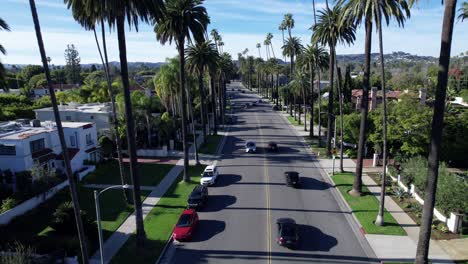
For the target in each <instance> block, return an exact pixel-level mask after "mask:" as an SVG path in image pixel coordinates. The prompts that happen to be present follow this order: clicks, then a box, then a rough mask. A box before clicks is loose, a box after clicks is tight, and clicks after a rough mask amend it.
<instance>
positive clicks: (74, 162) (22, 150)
mask: <svg viewBox="0 0 468 264" xmlns="http://www.w3.org/2000/svg"><path fill="white" fill-rule="evenodd" d="M62 125H63V128H64V134H65V140H66V144H67V147H68V156H69V158H70V161H71V168H72V171H73V172H77V171H79V170H81V169H82V168H84V164H83V163H84V161H85V160H90V161H98V160H99V159H100V154H99V145H98V142H97V130H96V126H95V125H94V124H93V123H89V122H63V123H62ZM34 164H40V165H42V166H44V167H45V168H56V169H60V170H62V171H63V170H64V163H63V153H62V149H61V146H60V140H59V137H58V131H57V128H56V124H55V123H54V122H51V121H46V122H40V121H39V120H34V121H33V122H31V123H29V122H28V120H18V122H17V121H12V122H6V123H3V124H0V169H1V170H11V171H12V172H19V171H26V170H29V169H31V168H32V167H33V165H34Z"/></svg>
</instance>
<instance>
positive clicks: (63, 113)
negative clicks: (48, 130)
mask: <svg viewBox="0 0 468 264" xmlns="http://www.w3.org/2000/svg"><path fill="white" fill-rule="evenodd" d="M34 112H35V113H36V119H38V120H40V121H50V120H55V118H54V111H53V109H52V107H47V108H41V109H36V110H34ZM59 112H60V118H61V120H63V121H66V122H93V123H95V124H96V128H97V130H98V132H99V134H105V135H109V134H110V127H111V125H112V124H111V120H112V106H111V104H110V103H92V104H76V103H70V104H68V105H60V106H59Z"/></svg>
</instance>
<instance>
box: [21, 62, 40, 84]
mask: <svg viewBox="0 0 468 264" xmlns="http://www.w3.org/2000/svg"><path fill="white" fill-rule="evenodd" d="M39 73H44V68H43V67H42V66H39V65H27V66H26V67H24V68H22V69H21V71H20V72H19V73H18V75H19V77H20V78H21V79H23V80H24V81H25V82H28V81H29V79H31V77H33V76H34V75H37V74H39Z"/></svg>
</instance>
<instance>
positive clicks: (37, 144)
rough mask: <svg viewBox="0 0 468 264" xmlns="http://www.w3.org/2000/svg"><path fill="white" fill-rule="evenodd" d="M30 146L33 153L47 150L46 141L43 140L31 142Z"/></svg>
mask: <svg viewBox="0 0 468 264" xmlns="http://www.w3.org/2000/svg"><path fill="white" fill-rule="evenodd" d="M29 146H30V147H31V153H35V152H38V151H41V150H43V149H44V148H45V144H44V139H43V138H41V139H38V140H34V141H31V142H29Z"/></svg>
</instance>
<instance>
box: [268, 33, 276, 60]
mask: <svg viewBox="0 0 468 264" xmlns="http://www.w3.org/2000/svg"><path fill="white" fill-rule="evenodd" d="M266 38H267V39H268V43H269V44H270V48H271V53H273V58H275V59H276V56H275V50H274V49H273V43H272V42H271V40H272V39H273V34H271V33H268V34H267V37H266Z"/></svg>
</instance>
